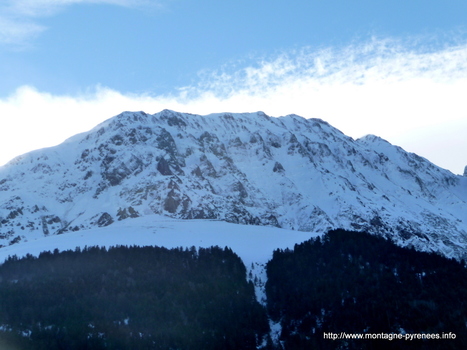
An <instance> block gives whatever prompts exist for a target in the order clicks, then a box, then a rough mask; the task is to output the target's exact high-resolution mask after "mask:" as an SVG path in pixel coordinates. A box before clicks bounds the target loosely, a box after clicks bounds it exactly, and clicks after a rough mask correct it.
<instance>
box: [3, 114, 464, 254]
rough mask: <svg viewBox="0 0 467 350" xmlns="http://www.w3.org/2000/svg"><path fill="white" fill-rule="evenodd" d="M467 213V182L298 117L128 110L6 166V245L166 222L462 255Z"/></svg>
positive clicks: (375, 141)
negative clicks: (379, 241) (138, 222)
mask: <svg viewBox="0 0 467 350" xmlns="http://www.w3.org/2000/svg"><path fill="white" fill-rule="evenodd" d="M466 213H467V178H466V177H462V176H456V175H453V174H452V173H450V172H449V171H447V170H444V169H441V168H439V167H437V166H435V165H434V164H432V163H430V162H429V161H428V160H426V159H424V158H421V157H419V156H417V155H415V154H412V153H407V152H405V151H404V150H403V149H401V148H399V147H397V146H393V145H391V144H389V143H388V142H386V141H384V140H382V139H380V138H378V137H376V136H366V137H364V138H362V139H358V140H353V139H352V138H350V137H347V136H345V135H344V134H342V133H341V132H340V131H339V130H337V129H335V128H333V127H332V126H330V125H329V124H328V123H326V122H324V121H322V120H319V119H308V120H307V119H304V118H301V117H299V116H296V115H289V116H286V117H280V118H272V117H268V116H267V115H265V114H264V113H262V112H257V113H244V114H229V113H222V114H212V115H207V116H199V115H191V114H185V113H177V112H173V111H169V110H164V111H162V112H160V113H156V114H154V115H148V114H146V113H144V112H137V113H130V112H125V113H122V114H120V115H118V116H116V117H114V118H111V119H109V120H107V121H105V122H104V123H102V124H100V125H98V126H97V127H96V128H94V129H93V130H91V131H89V132H87V133H84V134H80V135H76V136H74V137H72V138H71V139H69V140H67V141H66V142H65V143H63V144H62V145H59V146H57V147H53V148H49V149H43V150H38V151H35V152H31V153H29V154H26V155H23V156H21V157H19V158H17V159H15V160H14V161H12V162H10V163H9V164H7V165H6V166H4V167H1V168H0V244H2V245H4V246H7V245H10V244H12V243H18V242H24V241H26V240H29V241H31V240H34V239H38V238H40V237H44V236H52V235H56V234H60V233H65V235H64V237H65V236H66V237H72V235H76V234H79V233H80V232H85V230H89V229H94V228H98V227H101V228H106V229H107V227H108V229H112V228H114V227H120V226H118V225H121V222H122V223H123V222H125V223H126V222H127V220H128V222H134V221H133V220H130V219H131V218H137V217H141V218H144V217H146V216H148V215H154V214H157V215H165V216H169V217H172V218H179V219H216V220H223V221H227V222H231V223H239V224H246V225H266V226H275V227H280V228H283V229H287V230H299V231H306V232H313V233H322V232H325V231H327V230H329V229H331V228H345V229H351V230H368V231H370V232H372V233H375V234H381V235H384V236H388V237H391V238H393V239H394V240H396V241H397V242H398V243H399V244H401V245H411V246H415V247H416V248H417V249H420V250H425V251H439V252H441V253H442V254H445V255H447V256H453V257H456V258H461V257H465V256H466V255H467V254H466V243H467V220H466V219H467V215H466ZM238 227H243V226H238ZM287 230H284V231H283V232H284V235H286V234H289V233H290V231H287ZM104 231H105V230H104ZM89 232H93V231H89ZM57 239H58V238H57ZM63 239H65V238H63ZM70 239H71V238H70ZM21 244H23V243H21Z"/></svg>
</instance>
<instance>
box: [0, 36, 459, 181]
mask: <svg viewBox="0 0 467 350" xmlns="http://www.w3.org/2000/svg"><path fill="white" fill-rule="evenodd" d="M465 91H467V45H465V44H463V45H453V46H450V47H446V48H444V49H439V50H436V51H423V50H420V49H418V50H416V49H410V46H407V45H403V44H401V43H397V42H394V41H390V40H373V41H372V42H370V43H366V44H363V45H360V46H358V45H356V46H350V47H347V48H344V49H342V50H335V49H326V50H318V51H313V50H311V49H303V50H301V51H297V52H291V53H288V54H285V53H284V54H282V55H280V56H278V57H274V58H271V59H263V60H259V63H255V64H251V65H249V66H248V67H245V68H242V69H232V68H229V67H224V68H223V69H221V70H219V71H217V72H204V73H203V74H202V77H201V78H200V83H199V84H198V85H196V86H189V87H185V88H182V89H180V91H179V92H178V93H176V94H174V95H172V96H150V95H123V94H121V93H119V92H117V91H113V90H111V89H108V88H102V87H98V88H96V89H95V90H94V91H92V92H89V93H88V94H85V95H82V96H53V95H50V94H47V93H44V92H39V91H36V90H34V89H33V88H31V87H22V88H19V89H18V90H17V91H16V92H15V93H13V94H12V95H11V96H9V97H8V98H6V99H4V100H0V123H1V125H2V128H1V129H0V147H1V149H2V152H1V153H0V154H1V155H2V156H3V158H2V159H0V163H3V162H5V161H7V160H8V159H9V158H11V157H13V156H14V155H17V154H19V153H22V152H26V151H28V150H31V149H33V148H39V147H45V146H51V145H53V144H57V143H59V142H61V141H63V140H64V139H65V138H66V137H69V136H72V135H73V134H75V133H77V132H81V131H85V130H87V129H90V128H91V127H93V126H94V125H96V124H97V123H98V122H100V121H102V120H104V119H107V118H109V117H111V116H113V115H116V114H118V113H120V112H122V111H124V110H144V111H146V112H148V113H155V112H158V111H160V110H162V109H164V108H169V109H174V110H178V111H182V112H191V113H199V114H207V113H213V112H222V111H230V112H248V111H257V110H263V111H264V112H266V113H267V114H269V115H273V116H280V115H286V114H290V113H295V114H298V115H301V116H303V117H306V118H313V117H314V118H322V119H324V120H326V121H328V122H329V123H330V124H331V125H333V126H335V127H337V128H338V129H340V130H341V131H343V132H344V133H346V134H347V135H350V136H352V137H354V138H356V137H360V136H363V135H364V134H367V133H372V134H376V135H379V136H381V137H383V138H385V139H387V140H388V141H390V142H392V143H394V144H398V145H400V146H402V147H404V148H406V149H407V150H409V151H415V152H417V153H418V154H420V155H422V156H424V157H426V158H428V159H429V160H431V161H432V162H434V163H435V164H437V165H439V166H442V167H445V168H448V169H450V170H451V171H453V172H455V173H462V171H463V168H464V166H465V165H467V158H465V154H464V153H465V150H467V139H466V138H465V132H466V130H467V122H466V121H467V100H466V99H465ZM29 142H31V143H30V144H28V143H29ZM32 142H35V143H32ZM3 150H5V151H3ZM8 152H10V153H8ZM462 157H464V158H462Z"/></svg>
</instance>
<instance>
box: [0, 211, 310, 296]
mask: <svg viewBox="0 0 467 350" xmlns="http://www.w3.org/2000/svg"><path fill="white" fill-rule="evenodd" d="M315 236H316V234H311V233H309V232H300V231H291V230H286V229H279V228H276V227H266V226H251V225H250V226H246V225H236V224H231V223H227V222H222V221H213V220H180V219H178V220H177V219H171V218H168V217H163V216H158V215H147V216H145V217H139V218H133V219H129V220H124V221H119V222H117V223H115V224H114V225H111V226H107V227H102V228H94V229H89V230H83V231H77V232H69V233H67V234H63V235H54V236H48V237H40V238H35V239H31V240H27V241H26V240H25V241H23V242H22V243H20V244H13V245H10V246H6V247H3V248H0V264H1V263H2V262H3V261H5V259H7V258H8V257H9V256H13V255H16V256H17V257H19V258H21V257H24V256H26V254H32V255H34V256H39V254H40V253H41V252H43V251H53V250H54V249H58V250H59V251H64V250H70V249H71V250H74V249H75V248H76V247H80V248H84V247H86V246H88V247H92V246H99V247H107V248H109V247H112V246H118V245H125V246H132V245H136V246H160V247H166V248H177V247H183V248H185V247H186V248H190V247H192V246H194V247H195V248H200V247H205V248H206V247H212V246H219V247H221V248H223V247H230V248H231V249H232V250H233V251H234V252H235V253H236V254H237V255H238V256H239V257H240V258H241V259H242V261H243V263H244V264H245V266H246V268H247V271H248V275H249V279H251V280H252V281H253V282H254V284H255V287H256V288H255V289H256V295H257V298H258V300H259V301H262V302H263V303H264V301H265V293H264V284H265V282H266V272H265V269H264V268H265V265H266V263H267V262H268V261H269V260H270V259H271V258H272V253H273V251H274V250H275V249H277V248H280V249H286V248H289V249H293V247H294V245H295V244H298V243H301V242H303V241H305V240H308V239H310V238H311V237H315Z"/></svg>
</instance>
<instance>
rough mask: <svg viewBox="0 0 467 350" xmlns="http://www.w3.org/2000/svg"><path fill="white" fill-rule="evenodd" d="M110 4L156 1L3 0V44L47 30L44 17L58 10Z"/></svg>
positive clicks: (0, 26)
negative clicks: (78, 6) (81, 5)
mask: <svg viewBox="0 0 467 350" xmlns="http://www.w3.org/2000/svg"><path fill="white" fill-rule="evenodd" d="M85 3H86V4H108V5H116V6H125V7H138V6H146V5H151V4H155V3H156V1H154V0H4V1H2V2H1V3H0V43H1V44H7V45H14V46H16V47H22V46H25V45H27V44H28V41H29V40H31V39H32V38H34V37H35V36H37V35H39V34H40V33H41V32H43V31H44V30H46V27H45V26H43V25H41V24H39V23H38V21H39V20H40V18H42V17H47V16H52V15H55V14H57V13H59V12H60V11H61V10H63V9H64V8H66V7H67V6H70V5H74V4H85Z"/></svg>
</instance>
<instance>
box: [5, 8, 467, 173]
mask: <svg viewBox="0 0 467 350" xmlns="http://www.w3.org/2000/svg"><path fill="white" fill-rule="evenodd" d="M466 18H467V3H466V2H465V1H445V2H441V1H434V0H425V1H418V0H411V1H397V0H393V1H375V0H372V1H369V0H355V1H354V0H328V1H318V0H316V1H312V0H307V1H306V0H296V1H293V2H290V1H282V0H268V1H266V0H249V1H244V0H237V1H228V0H226V1H212V0H211V1H208V0H197V1H195V0H155V1H150V0H14V1H13V0H3V1H2V2H0V147H2V152H0V164H1V163H5V162H6V161H8V160H9V159H11V158H12V157H14V156H16V155H18V154H20V153H24V152H26V151H29V150H31V149H34V148H40V147H46V146H51V145H54V144H57V143H59V142H61V141H63V140H64V139H66V138H67V137H70V136H72V135H73V134H75V133H77V132H82V131H85V130H88V129H90V128H91V127H93V126H94V125H96V124H97V123H99V122H101V121H102V120H105V119H107V118H109V117H111V116H113V115H115V114H118V113H119V112H121V111H123V110H145V111H146V112H148V113H155V112H158V111H159V110H161V109H164V108H171V109H175V110H179V111H183V112H192V113H200V114H207V113H213V112H222V111H230V112H246V111H251V112H253V111H257V110H263V111H264V112H266V113H267V114H269V115H273V116H280V115H285V114H289V113H296V114H299V115H302V116H303V117H306V118H312V117H317V118H322V119H324V120H326V121H328V122H329V123H331V124H332V125H333V126H335V127H337V128H339V129H340V130H341V131H343V132H344V133H346V134H348V135H349V136H352V137H354V138H357V137H360V136H363V135H365V134H368V133H372V134H376V135H378V136H381V137H383V138H385V139H387V140H388V141H390V142H391V143H394V144H397V145H400V146H402V147H404V148H405V149H406V150H408V151H412V152H416V153H418V154H420V155H422V156H424V157H426V158H428V159H429V160H431V161H433V162H434V163H435V164H437V165H440V166H442V167H445V168H448V169H450V170H451V171H453V172H454V173H462V172H463V168H464V166H465V165H467V156H466V150H467V138H466V137H465V134H466V132H465V131H466V130H467V102H465V101H464V100H467V99H466V98H465V97H464V95H465V92H466V91H467V31H466V24H467V23H466V21H467V20H466Z"/></svg>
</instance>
